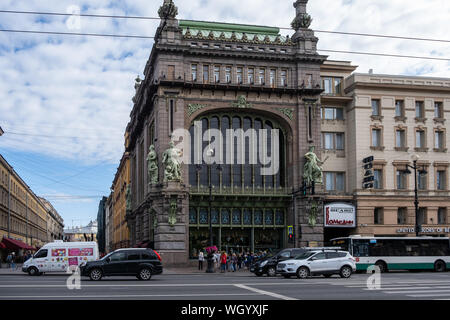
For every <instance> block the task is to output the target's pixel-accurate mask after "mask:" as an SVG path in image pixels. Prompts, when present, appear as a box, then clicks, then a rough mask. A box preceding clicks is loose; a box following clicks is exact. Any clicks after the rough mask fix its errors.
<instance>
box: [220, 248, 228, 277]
mask: <svg viewBox="0 0 450 320" xmlns="http://www.w3.org/2000/svg"><path fill="white" fill-rule="evenodd" d="M226 267H227V254H226V253H225V251H223V252H222V255H221V256H220V273H223V272H225V270H226Z"/></svg>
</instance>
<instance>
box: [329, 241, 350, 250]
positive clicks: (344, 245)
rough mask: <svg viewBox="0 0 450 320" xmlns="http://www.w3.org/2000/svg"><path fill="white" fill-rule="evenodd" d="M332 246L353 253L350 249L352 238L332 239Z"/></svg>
mask: <svg viewBox="0 0 450 320" xmlns="http://www.w3.org/2000/svg"><path fill="white" fill-rule="evenodd" d="M331 246H332V247H340V248H341V249H342V250H344V251H348V252H350V254H351V253H352V252H351V250H350V239H336V240H332V241H331Z"/></svg>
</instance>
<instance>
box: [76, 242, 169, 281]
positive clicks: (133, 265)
mask: <svg viewBox="0 0 450 320" xmlns="http://www.w3.org/2000/svg"><path fill="white" fill-rule="evenodd" d="M162 272H163V266H162V263H161V256H160V255H159V254H158V253H157V252H156V251H154V250H152V249H135V248H133V249H118V250H116V251H114V252H111V253H110V254H108V255H106V256H104V257H103V258H102V259H100V260H97V261H92V262H88V263H87V264H86V265H84V266H82V267H81V275H82V276H86V277H89V278H91V280H93V281H99V280H101V279H102V278H103V277H110V276H136V277H137V278H138V279H140V280H150V279H151V277H152V276H153V275H157V274H161V273H162Z"/></svg>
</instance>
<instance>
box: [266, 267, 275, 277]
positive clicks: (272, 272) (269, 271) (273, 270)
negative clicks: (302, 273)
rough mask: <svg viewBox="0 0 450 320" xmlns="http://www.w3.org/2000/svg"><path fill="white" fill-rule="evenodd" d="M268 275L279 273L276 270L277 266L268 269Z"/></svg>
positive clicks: (272, 275) (273, 275)
mask: <svg viewBox="0 0 450 320" xmlns="http://www.w3.org/2000/svg"><path fill="white" fill-rule="evenodd" d="M267 275H268V276H269V277H275V276H276V275H277V271H276V270H275V268H273V267H270V268H269V269H267Z"/></svg>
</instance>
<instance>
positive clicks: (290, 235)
mask: <svg viewBox="0 0 450 320" xmlns="http://www.w3.org/2000/svg"><path fill="white" fill-rule="evenodd" d="M288 242H289V243H295V238H294V226H288Z"/></svg>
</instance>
